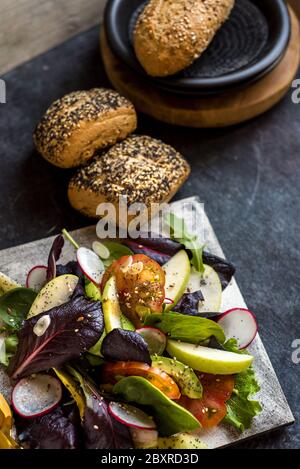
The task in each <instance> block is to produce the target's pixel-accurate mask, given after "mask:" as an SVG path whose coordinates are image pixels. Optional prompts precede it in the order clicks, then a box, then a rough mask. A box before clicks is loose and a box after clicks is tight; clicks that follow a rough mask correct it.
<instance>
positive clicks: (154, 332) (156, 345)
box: [135, 326, 167, 355]
mask: <svg viewBox="0 0 300 469" xmlns="http://www.w3.org/2000/svg"><path fill="white" fill-rule="evenodd" d="M135 332H137V333H138V334H140V335H141V336H142V337H143V339H144V340H145V341H146V342H147V345H148V350H149V353H150V355H155V354H156V355H162V354H163V352H164V350H165V348H166V346H167V337H166V335H165V334H164V333H163V332H162V331H160V330H159V329H156V327H151V326H146V327H141V328H140V329H137V330H136V331H135Z"/></svg>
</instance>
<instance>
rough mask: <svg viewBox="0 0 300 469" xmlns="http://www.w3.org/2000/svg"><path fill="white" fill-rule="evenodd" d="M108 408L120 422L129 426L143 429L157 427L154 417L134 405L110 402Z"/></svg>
mask: <svg viewBox="0 0 300 469" xmlns="http://www.w3.org/2000/svg"><path fill="white" fill-rule="evenodd" d="M108 410H109V413H110V414H111V415H112V416H113V417H114V418H115V419H116V420H118V422H120V423H123V424H124V425H126V426H127V427H131V428H140V429H141V430H142V429H143V430H154V429H155V428H156V425H155V423H154V421H153V418H152V417H150V416H149V415H147V414H145V412H143V411H142V410H140V409H138V408H137V407H134V406H132V405H129V404H123V403H121V402H110V404H109V406H108Z"/></svg>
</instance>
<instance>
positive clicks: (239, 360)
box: [167, 340, 253, 375]
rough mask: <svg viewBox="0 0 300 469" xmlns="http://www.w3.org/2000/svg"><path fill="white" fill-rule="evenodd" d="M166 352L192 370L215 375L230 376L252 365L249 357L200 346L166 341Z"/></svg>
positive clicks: (251, 358)
mask: <svg viewBox="0 0 300 469" xmlns="http://www.w3.org/2000/svg"><path fill="white" fill-rule="evenodd" d="M167 352H168V354H169V355H171V357H175V358H176V359H178V360H180V361H181V362H182V363H185V364H186V365H188V366H190V367H191V368H193V369H194V370H197V371H201V372H203V373H210V374H215V375H232V374H236V373H240V372H241V371H244V370H246V369H247V368H248V367H249V366H250V365H251V363H252V361H253V357H252V356H251V355H246V354H239V353H233V352H227V351H224V350H217V349H213V348H208V347H203V346H201V345H195V344H188V343H186V342H178V341H176V340H168V345H167Z"/></svg>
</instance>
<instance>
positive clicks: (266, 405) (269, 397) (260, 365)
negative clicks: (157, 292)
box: [0, 197, 294, 448]
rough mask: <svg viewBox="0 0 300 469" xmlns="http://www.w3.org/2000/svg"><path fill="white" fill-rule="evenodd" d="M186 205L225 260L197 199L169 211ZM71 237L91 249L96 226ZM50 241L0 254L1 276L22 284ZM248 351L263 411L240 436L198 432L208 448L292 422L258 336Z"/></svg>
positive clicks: (227, 295) (223, 430)
mask: <svg viewBox="0 0 300 469" xmlns="http://www.w3.org/2000/svg"><path fill="white" fill-rule="evenodd" d="M185 204H189V205H190V204H192V206H193V210H196V212H197V213H198V214H199V217H200V218H201V220H202V222H203V225H204V239H205V244H206V246H207V249H208V250H209V251H210V252H212V253H214V254H216V255H218V256H220V257H224V254H223V251H222V248H221V246H220V244H219V242H218V240H217V237H216V235H215V233H214V230H213V228H212V226H211V224H210V222H209V220H208V218H207V217H206V215H205V213H204V211H203V208H202V205H201V204H200V203H199V202H198V200H197V198H195V197H192V198H189V199H183V200H181V201H178V202H174V203H172V204H171V207H172V211H174V212H175V213H176V214H180V211H181V209H182V207H183V206H184V205H185ZM186 222H187V224H189V223H190V222H191V220H189V217H187V219H186ZM72 234H73V236H74V238H75V239H76V241H77V242H78V243H79V244H80V245H84V246H87V247H89V246H91V244H92V242H93V241H94V240H95V239H97V236H96V229H95V226H90V227H88V228H82V229H79V230H76V231H74V232H73V233H72ZM53 239H54V238H53V237H50V238H45V239H41V240H39V241H34V242H32V243H28V244H25V245H22V246H17V247H14V248H10V249H6V250H3V251H0V272H3V273H5V274H6V275H8V276H10V277H12V278H13V279H14V280H17V281H18V282H19V283H21V284H24V282H25V278H26V273H27V272H28V271H29V269H30V268H31V267H32V266H34V265H37V264H46V263H47V257H48V252H49V248H50V246H51V244H52V241H53ZM74 255H75V251H74V249H73V247H72V246H71V245H70V244H69V243H68V242H66V244H65V247H64V250H63V255H62V258H61V262H62V263H63V262H64V261H68V260H70V259H71V258H74ZM245 268H247V266H245ZM234 307H243V308H245V307H246V303H245V300H244V299H243V296H242V294H241V292H240V290H239V287H238V285H237V283H236V281H235V280H234V279H233V280H232V282H231V284H230V285H229V286H228V287H227V288H226V290H225V291H224V293H223V298H222V311H226V310H228V309H230V308H234ZM258 320H259V318H258ZM249 351H250V352H251V354H252V355H253V356H254V368H255V370H256V374H257V379H258V381H259V383H260V386H261V391H260V392H259V393H258V394H257V396H256V398H257V399H258V400H259V401H260V402H261V404H262V406H263V411H262V412H261V414H260V415H259V416H257V417H256V418H255V419H254V422H253V424H252V427H251V429H249V430H247V431H245V432H244V433H242V434H241V433H239V432H237V431H235V430H234V429H232V428H231V427H228V426H225V425H220V426H219V427H217V428H215V429H213V430H212V431H209V432H207V431H206V432H201V439H202V440H203V441H204V442H205V443H206V444H207V445H208V447H209V448H221V447H224V446H228V445H232V444H234V443H237V442H239V441H242V440H244V439H247V438H250V437H253V436H257V435H259V434H262V433H265V432H269V431H271V430H275V429H278V428H279V427H283V426H285V425H289V424H292V423H293V422H294V417H293V414H292V412H291V409H290V407H289V405H288V403H287V400H286V398H285V395H284V393H283V390H282V388H281V386H280V384H279V382H278V379H277V376H276V374H275V371H274V369H273V367H272V364H271V361H270V359H269V357H268V355H267V352H266V350H265V348H264V346H263V343H262V341H261V339H260V337H259V335H257V337H256V339H255V341H254V342H253V343H252V345H251V346H250V347H249ZM0 392H2V393H3V394H5V395H6V396H7V397H9V395H10V389H9V380H8V378H7V376H6V375H5V372H4V370H3V369H2V370H1V369H0Z"/></svg>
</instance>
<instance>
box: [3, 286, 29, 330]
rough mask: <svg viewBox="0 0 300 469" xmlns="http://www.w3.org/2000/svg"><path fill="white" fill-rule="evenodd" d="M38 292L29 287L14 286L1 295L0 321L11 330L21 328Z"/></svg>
mask: <svg viewBox="0 0 300 469" xmlns="http://www.w3.org/2000/svg"><path fill="white" fill-rule="evenodd" d="M36 295H37V293H36V292H35V291H33V290H30V289H29V288H14V289H13V290H9V291H8V292H7V293H5V294H4V295H3V296H1V297H0V323H1V322H2V323H4V324H5V326H7V329H9V330H19V329H20V328H21V326H22V323H23V321H24V320H25V318H26V316H27V314H28V312H29V310H30V307H31V305H32V303H33V302H34V300H35V298H36Z"/></svg>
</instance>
